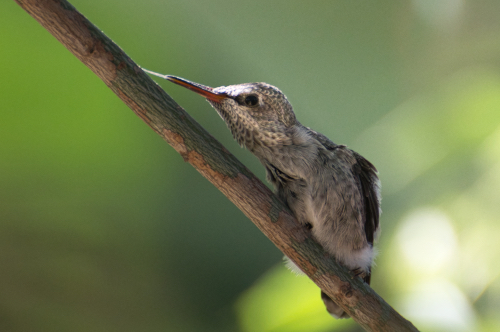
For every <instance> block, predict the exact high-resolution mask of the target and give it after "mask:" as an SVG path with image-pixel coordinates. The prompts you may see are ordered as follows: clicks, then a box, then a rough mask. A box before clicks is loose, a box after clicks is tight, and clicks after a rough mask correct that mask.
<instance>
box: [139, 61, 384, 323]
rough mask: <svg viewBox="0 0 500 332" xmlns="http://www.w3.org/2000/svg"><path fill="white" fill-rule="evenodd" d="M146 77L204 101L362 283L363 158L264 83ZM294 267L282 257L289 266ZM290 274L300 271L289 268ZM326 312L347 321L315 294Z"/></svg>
mask: <svg viewBox="0 0 500 332" xmlns="http://www.w3.org/2000/svg"><path fill="white" fill-rule="evenodd" d="M145 71H146V72H148V73H150V74H153V75H156V76H159V77H161V78H164V79H167V80H169V81H171V82H173V83H175V84H178V85H180V86H182V87H185V88H187V89H189V90H191V91H194V92H196V93H197V94H199V95H201V96H203V97H205V98H206V100H207V101H208V102H209V103H210V105H212V107H213V108H214V109H215V110H216V111H217V113H218V114H219V115H220V117H221V118H222V119H223V120H224V121H225V122H226V124H227V126H228V128H229V130H230V131H231V133H232V135H233V137H234V139H235V140H236V141H237V142H238V143H239V144H240V145H241V146H243V147H245V148H247V149H248V150H249V151H250V152H251V153H252V154H254V155H255V156H256V157H257V158H258V159H259V160H260V162H261V163H262V165H263V166H264V168H265V170H266V178H267V180H268V181H269V182H270V183H271V184H272V185H273V187H274V191H275V194H277V195H278V197H279V198H280V199H281V200H282V201H283V202H284V203H286V204H287V205H288V207H289V208H290V210H291V211H292V212H293V214H294V215H295V217H296V219H297V220H298V221H299V222H300V223H301V224H302V225H304V226H305V227H307V228H308V229H310V230H311V233H312V235H313V237H314V238H315V240H316V241H317V242H318V243H319V244H320V245H321V246H322V247H323V248H324V250H325V251H327V252H328V253H329V254H330V255H331V256H332V257H334V258H335V259H336V260H337V262H338V263H340V264H342V265H344V266H346V267H347V268H348V269H349V270H351V271H352V273H353V274H354V275H355V276H359V277H361V278H362V280H363V281H364V282H366V283H367V284H370V279H371V266H372V264H373V261H374V258H375V256H376V253H377V252H376V249H375V248H374V241H375V240H376V239H377V237H378V235H379V233H380V225H379V215H380V213H381V210H380V201H381V197H380V181H379V179H378V176H377V174H378V172H377V169H376V168H375V166H373V165H372V164H371V163H370V162H369V161H368V160H366V159H365V158H363V157H362V156H361V155H360V154H358V153H356V152H354V151H353V150H351V149H349V148H347V147H346V146H345V145H338V144H335V143H333V142H332V141H331V140H330V139H328V138H327V137H326V136H324V135H323V134H320V133H318V132H316V131H314V130H312V129H310V128H308V127H305V126H303V125H302V124H301V123H300V122H299V121H298V120H297V118H296V116H295V113H294V111H293V108H292V105H291V104H290V102H289V101H288V99H287V97H286V96H285V95H284V94H283V93H282V92H281V91H280V90H279V89H278V88H277V87H275V86H272V85H270V84H267V83H244V84H236V85H229V86H220V87H217V88H212V87H209V86H205V85H202V84H199V83H195V82H191V81H188V80H186V79H184V78H180V77H176V76H172V75H162V74H158V73H155V72H152V71H149V70H145ZM288 265H292V266H294V265H295V264H293V262H291V261H290V260H289V264H288ZM294 270H296V271H299V272H301V271H300V269H299V268H298V267H296V266H295V269H294ZM321 298H322V300H323V302H324V304H325V306H326V309H327V311H328V312H329V313H330V314H331V315H332V316H333V317H335V318H349V315H348V314H347V313H346V312H345V311H344V310H343V309H342V308H340V306H338V305H337V304H336V303H335V302H334V301H333V300H332V299H331V298H330V297H329V296H328V295H327V294H325V293H324V292H323V291H322V292H321Z"/></svg>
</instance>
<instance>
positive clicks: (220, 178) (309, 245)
mask: <svg viewBox="0 0 500 332" xmlns="http://www.w3.org/2000/svg"><path fill="white" fill-rule="evenodd" d="M15 1H16V2H17V3H18V4H19V5H20V6H21V7H22V8H23V9H24V10H26V11H27V12H28V13H29V14H30V15H31V16H33V17H34V18H35V19H36V20H37V21H38V22H39V23H40V24H41V25H42V26H43V27H44V28H45V29H47V30H48V31H49V32H50V33H51V34H52V35H54V37H56V38H57V40H59V41H60V42H61V43H62V44H63V45H64V46H65V47H66V48H67V49H68V50H69V51H70V52H71V53H73V55H75V56H76V57H77V58H78V59H80V61H82V62H83V63H84V64H85V65H86V66H87V67H89V68H90V69H91V70H92V71H93V72H94V73H95V74H96V75H97V76H99V78H101V80H102V81H103V82H104V83H105V84H106V85H107V86H108V87H109V88H110V89H111V90H112V91H113V92H114V93H115V94H116V95H117V96H118V97H119V98H120V99H121V100H123V102H124V103H125V104H127V105H128V106H129V107H130V109H132V111H134V112H135V113H136V114H137V115H138V116H139V117H140V118H141V119H142V120H143V121H144V122H146V124H147V125H148V126H150V127H151V128H152V129H153V130H154V131H155V132H156V133H158V135H160V136H161V137H163V139H165V140H166V141H167V142H168V143H169V144H170V145H171V146H172V147H173V148H174V149H175V150H176V151H177V152H179V154H180V155H181V156H182V157H183V158H184V160H185V161H187V162H189V163H190V164H191V165H193V167H194V168H196V170H198V172H200V173H201V174H202V175H203V176H204V177H206V178H207V179H208V180H209V181H210V182H212V183H213V184H214V185H215V186H216V187H217V188H218V189H219V190H220V191H221V192H222V193H223V194H224V195H226V196H227V197H228V198H229V199H230V200H231V202H233V203H234V204H235V205H236V206H237V207H238V208H239V209H240V210H241V211H243V213H245V215H246V216H247V217H248V218H249V219H250V220H252V221H253V222H254V224H255V225H256V226H257V227H258V228H259V229H260V230H261V231H262V232H263V233H264V234H265V235H266V236H267V237H268V238H269V239H270V240H271V241H272V242H273V243H274V244H275V245H276V246H277V247H278V248H279V249H280V250H281V251H282V252H283V253H284V254H285V255H287V256H288V257H289V258H291V259H292V260H293V261H294V262H295V263H296V264H297V265H298V266H300V267H301V268H302V270H303V271H304V272H305V273H306V274H307V275H308V276H309V278H311V279H312V280H313V281H314V282H315V283H316V284H317V285H318V286H319V287H320V288H321V289H322V290H323V291H324V292H325V293H327V294H328V295H329V296H330V297H331V298H332V299H334V300H335V301H336V302H337V303H338V304H339V305H340V306H341V307H342V308H343V309H344V310H345V311H346V312H347V313H349V315H350V316H351V317H352V318H353V319H354V320H355V321H356V322H358V323H359V324H360V325H361V326H362V327H363V328H364V329H365V330H367V331H398V332H400V331H417V329H416V328H415V327H414V326H413V325H412V324H411V323H410V322H409V321H407V320H405V319H404V318H403V317H402V316H400V315H399V314H398V313H397V312H396V311H395V310H394V309H393V308H391V307H390V306H389V305H388V304H387V303H386V302H385V301H384V300H383V299H382V298H381V297H380V296H378V295H377V294H376V293H375V292H374V291H373V290H372V289H371V288H370V287H369V286H367V285H366V284H364V283H363V282H362V281H361V280H360V279H359V278H353V277H352V276H351V274H350V273H349V272H348V271H347V269H345V268H344V267H342V266H340V265H338V264H337V263H336V262H335V261H334V260H333V259H331V258H330V257H328V255H327V254H326V253H325V252H324V251H323V249H322V248H321V246H320V245H318V244H317V243H316V242H315V241H314V240H313V239H312V237H311V234H310V232H308V231H307V230H306V229H305V228H304V227H302V226H300V225H299V223H298V222H297V221H296V220H295V218H294V216H293V215H292V214H291V213H290V211H289V210H288V209H287V207H286V206H285V205H284V204H283V203H282V202H281V201H280V200H279V199H278V198H277V197H276V196H275V195H274V194H273V193H272V192H271V191H270V190H269V189H268V188H267V187H266V186H265V185H264V184H263V183H262V182H261V181H260V180H259V179H258V178H256V177H255V176H254V175H253V174H252V173H251V172H250V171H249V170H248V169H247V168H246V167H245V166H244V165H243V164H241V163H240V162H239V161H238V160H237V159H236V158H235V157H234V156H233V155H232V154H231V153H229V152H228V151H227V150H226V149H225V148H224V147H223V146H222V145H221V144H220V143H219V142H218V141H216V140H215V139H214V138H213V137H212V136H211V135H210V134H209V133H207V132H206V131H205V130H204V129H203V128H202V127H201V126H200V125H199V124H198V123H197V122H196V121H194V119H193V118H191V117H190V116H189V114H187V113H186V112H185V111H184V110H183V109H182V108H181V107H180V106H179V105H178V104H177V103H176V102H175V101H174V100H173V99H172V98H171V97H170V96H169V95H167V94H166V93H165V92H164V91H163V90H162V89H161V88H160V86H158V85H157V84H156V83H155V82H153V81H152V80H151V79H150V78H149V77H148V76H147V75H146V74H145V73H144V72H143V71H142V70H141V68H140V67H139V66H138V65H137V64H135V63H134V62H133V61H132V60H131V59H130V58H129V57H128V56H127V55H126V54H125V53H124V52H123V51H122V50H121V49H120V48H119V47H118V46H117V45H116V44H115V43H113V41H111V40H110V39H109V38H108V37H107V36H105V35H104V34H103V33H102V32H101V31H100V30H99V29H98V28H96V27H95V26H94V25H93V24H92V23H91V22H89V21H88V20H87V19H86V18H85V17H84V16H83V15H81V14H80V13H79V12H78V11H77V10H76V9H75V8H74V7H73V6H72V5H71V4H70V3H68V2H67V1H64V0H15ZM318 296H319V292H318Z"/></svg>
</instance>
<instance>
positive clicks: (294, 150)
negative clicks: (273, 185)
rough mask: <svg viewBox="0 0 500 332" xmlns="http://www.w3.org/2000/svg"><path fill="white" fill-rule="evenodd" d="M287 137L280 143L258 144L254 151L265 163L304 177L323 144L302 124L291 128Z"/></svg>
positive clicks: (315, 160)
mask: <svg viewBox="0 0 500 332" xmlns="http://www.w3.org/2000/svg"><path fill="white" fill-rule="evenodd" d="M286 138H287V139H285V140H282V142H281V143H280V144H275V145H264V144H257V145H255V147H254V149H253V151H252V153H253V154H255V156H257V158H259V159H260V161H261V162H262V163H263V164H264V165H266V164H271V165H273V166H274V167H276V168H278V169H280V170H281V171H283V172H287V173H291V174H290V175H295V176H299V177H302V175H303V173H307V172H309V171H310V170H311V169H312V168H313V165H314V163H316V162H317V160H318V154H319V153H320V151H321V150H322V149H323V146H322V145H321V143H319V142H318V141H317V140H316V139H315V138H314V137H313V136H311V135H310V131H309V130H308V129H307V128H306V127H304V126H302V125H301V124H297V125H295V126H293V127H291V128H289V130H288V131H287V133H286Z"/></svg>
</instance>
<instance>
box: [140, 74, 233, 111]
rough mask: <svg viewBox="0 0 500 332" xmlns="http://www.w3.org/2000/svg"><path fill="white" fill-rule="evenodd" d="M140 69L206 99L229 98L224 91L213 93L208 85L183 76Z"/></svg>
mask: <svg viewBox="0 0 500 332" xmlns="http://www.w3.org/2000/svg"><path fill="white" fill-rule="evenodd" d="M142 70H144V71H145V72H146V73H149V74H152V75H155V76H158V77H161V78H164V79H166V80H169V81H170V82H172V83H175V84H178V85H180V86H183V87H185V88H186V89H189V90H191V91H194V92H196V93H197V94H199V95H200V96H203V97H205V98H207V99H209V100H211V101H214V102H217V103H219V102H221V101H222V100H223V99H226V98H229V96H228V95H227V94H225V93H215V92H213V90H214V89H213V88H211V87H209V86H206V85H202V84H199V83H195V82H191V81H188V80H186V79H184V78H181V77H177V76H172V75H162V74H158V73H155V72H154V71H150V70H147V69H144V68H143V69H142Z"/></svg>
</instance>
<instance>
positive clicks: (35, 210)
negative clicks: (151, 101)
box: [0, 0, 500, 332]
mask: <svg viewBox="0 0 500 332" xmlns="http://www.w3.org/2000/svg"><path fill="white" fill-rule="evenodd" d="M72 4H73V5H74V6H75V7H76V8H77V9H79V10H80V11H81V12H82V13H83V14H84V15H85V16H87V17H88V18H89V19H90V20H91V21H92V22H93V23H94V24H96V25H97V26H98V27H99V28H100V29H102V30H103V31H104V32H105V33H106V34H107V35H108V36H109V37H110V38H111V39H113V40H114V41H115V42H117V43H118V44H119V45H120V46H121V47H122V48H123V49H124V50H125V51H126V52H127V53H128V54H129V55H130V56H131V57H132V58H133V59H134V60H135V61H136V62H137V63H138V64H139V65H141V66H143V67H145V68H148V69H150V70H154V71H158V72H161V73H165V74H175V75H178V76H182V77H185V78H187V79H190V80H193V81H197V82H200V83H203V84H207V85H211V86H219V85H229V84H237V83H243V82H254V81H264V82H268V83H270V84H273V85H276V86H278V87H279V88H280V89H281V90H282V91H283V92H284V93H285V94H286V95H287V96H288V98H289V100H290V101H291V102H292V104H293V105H294V108H295V111H296V113H297V116H298V118H299V120H300V121H301V122H302V123H303V124H304V125H306V126H310V127H312V128H313V129H315V130H317V131H320V132H321V133H324V134H325V135H327V136H328V137H330V138H331V139H332V140H333V141H334V142H336V143H343V144H347V145H348V146H349V147H351V148H352V149H354V150H356V151H358V152H359V153H361V154H362V155H364V156H365V157H366V158H367V159H369V160H370V161H372V162H373V163H374V164H375V165H376V166H377V167H378V169H379V172H380V178H381V180H382V185H383V191H382V192H383V204H382V208H383V211H384V213H383V215H382V228H383V232H382V237H381V240H380V241H379V249H380V254H379V257H378V259H377V266H376V267H375V268H374V271H373V273H374V275H373V278H372V280H373V284H372V286H373V288H374V289H375V290H376V291H377V292H378V293H379V294H380V295H381V296H382V297H384V298H385V300H386V301H387V302H389V303H390V304H391V305H392V306H393V307H394V308H395V309H396V310H398V311H399V312H400V313H402V314H403V315H404V316H405V317H406V318H407V319H409V320H411V321H412V322H413V323H414V324H415V325H416V326H417V327H418V328H420V329H421V330H425V331H499V330H500V314H499V313H500V279H499V275H500V242H499V240H498V239H499V235H500V223H499V215H500V193H499V192H500V126H499V125H500V2H499V1H497V0H481V1H473V0H469V1H465V0H443V1H424V0H413V1H364V2H360V1H347V0H339V1H308V2H305V1H290V0H287V1H284V0H282V1H264V0H259V1H247V2H234V1H228V0H215V1H201V0H198V1H195V0H183V1H175V2H171V1H152V0H145V1H130V0H103V1H95V0H93V1H91V0H86V1H84V0H73V1H72ZM0 21H1V22H2V23H1V24H2V29H1V30H0V40H1V47H0V75H1V80H0V98H1V106H0V107H1V111H0V139H1V141H0V142H1V144H0V285H1V287H0V330H1V331H244V332H245V331H359V330H360V329H359V327H357V326H356V324H355V323H354V322H353V321H352V320H347V321H346V320H344V321H335V320H333V319H331V318H330V317H329V316H328V315H327V314H326V311H325V309H324V308H323V305H322V303H321V300H320V296H319V290H318V289H317V288H316V287H315V286H314V285H313V284H312V283H311V282H310V281H309V280H308V279H307V278H303V277H296V276H294V275H293V274H291V273H289V272H287V271H286V270H285V268H284V267H283V266H282V264H281V256H282V255H281V253H280V252H279V251H278V250H277V249H276V248H275V247H274V246H273V245H272V244H271V243H270V241H269V240H267V239H266V238H265V237H264V236H263V235H262V234H261V233H260V232H259V231H258V230H257V228H256V227H255V226H253V224H252V223H251V222H250V221H249V220H247V219H246V218H245V216H244V215H243V214H242V213H241V212H240V211H239V210H237V209H236V208H235V207H234V206H233V205H232V204H231V203H230V202H229V201H228V200H227V199H226V198H225V197H224V196H223V195H222V194H220V193H219V192H218V191H217V190H216V189H215V188H214V187H213V186H212V185H211V184H210V183H208V181H206V180H205V179H204V178H202V177H201V176H200V175H199V174H198V173H197V172H196V171H194V170H193V168H192V167H191V166H190V165H189V164H186V163H184V162H183V160H182V158H181V157H180V156H179V155H178V154H176V153H175V151H174V150H173V149H172V148H171V147H169V146H168V145H167V144H166V143H165V142H163V141H162V139H161V138H160V137H159V136H157V135H156V134H155V133H154V132H153V131H152V130H151V129H150V128H149V127H147V126H146V125H145V124H144V123H143V122H142V121H141V120H140V119H139V118H138V117H137V116H135V115H134V114H133V113H132V112H131V111H130V110H129V109H128V108H127V107H126V106H125V105H124V104H123V103H122V102H121V101H120V100H119V99H118V98H117V97H116V96H115V95H114V94H113V93H112V92H111V91H110V90H109V89H108V88H106V86H105V85H104V84H103V83H102V82H101V81H100V80H99V79H98V78H97V77H96V76H95V75H94V74H93V73H92V72H91V71H90V70H89V69H88V68H86V67H85V66H84V65H83V64H81V63H80V62H79V61H78V60H77V59H76V58H75V57H74V56H73V55H71V53H70V52H68V51H67V50H66V49H65V48H64V47H63V46H62V45H60V44H59V43H58V42H57V41H56V40H55V38H53V37H52V36H51V35H50V34H49V33H48V32H46V31H45V30H44V29H43V28H42V27H41V26H40V25H39V24H38V23H37V22H36V21H35V20H34V19H33V18H31V17H30V16H29V15H28V14H26V13H25V12H24V11H23V10H22V9H21V8H20V7H19V6H17V5H16V4H15V2H14V1H1V2H0ZM158 81H160V80H159V79H158ZM159 83H160V84H161V85H162V86H163V87H164V88H165V89H166V91H167V92H168V93H169V94H171V95H172V96H173V97H174V98H175V99H176V100H177V101H178V102H179V104H180V105H182V106H183V107H184V108H185V109H186V110H187V111H188V112H189V113H190V114H191V115H192V116H193V117H194V118H195V119H196V120H197V121H199V122H200V123H201V124H202V125H203V126H204V127H205V128H206V129H207V130H208V131H209V132H210V133H212V134H213V135H214V136H215V137H216V138H217V139H219V140H220V141H221V142H222V143H223V144H224V145H225V146H226V147H227V148H228V149H229V150H230V151H232V152H233V153H234V154H235V155H236V156H237V157H238V158H239V159H240V160H242V162H243V163H244V164H246V165H247V166H248V167H249V168H250V169H251V170H252V171H253V172H254V173H255V174H257V175H259V176H260V177H261V178H264V170H263V168H262V166H261V165H260V164H259V163H258V161H257V160H256V159H255V158H254V157H253V156H252V155H251V154H250V153H249V152H248V151H245V150H243V149H240V148H239V147H238V145H237V144H236V143H235V142H234V141H233V139H232V137H231V135H230V133H229V131H228V130H227V128H226V127H225V125H224V123H223V121H222V120H221V119H219V117H218V116H217V114H216V113H215V112H214V111H213V110H212V109H211V108H210V107H209V105H208V104H207V103H206V102H205V101H204V100H203V98H201V97H199V96H197V95H195V94H193V93H192V92H190V91H187V90H185V89H182V88H181V87H178V86H175V85H173V84H171V83H168V82H159Z"/></svg>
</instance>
